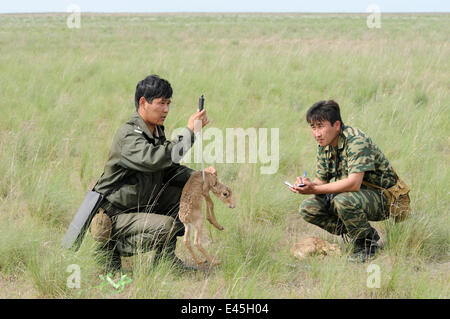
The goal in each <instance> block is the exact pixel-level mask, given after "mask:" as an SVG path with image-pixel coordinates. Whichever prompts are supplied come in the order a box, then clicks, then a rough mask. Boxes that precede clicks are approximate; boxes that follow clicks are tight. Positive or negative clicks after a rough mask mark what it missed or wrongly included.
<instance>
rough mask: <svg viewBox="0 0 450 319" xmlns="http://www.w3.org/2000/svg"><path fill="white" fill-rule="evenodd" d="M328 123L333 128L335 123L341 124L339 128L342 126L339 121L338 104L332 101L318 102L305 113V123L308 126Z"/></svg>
mask: <svg viewBox="0 0 450 319" xmlns="http://www.w3.org/2000/svg"><path fill="white" fill-rule="evenodd" d="M325 120H326V121H329V122H330V124H331V125H332V126H333V125H334V123H335V122H336V121H340V122H341V127H342V126H343V125H344V123H342V119H341V111H340V109H339V104H337V103H336V102H335V101H333V100H328V101H319V102H317V103H314V105H313V106H311V107H310V108H309V110H308V112H306V121H307V122H308V123H309V124H312V123H314V122H321V121H325Z"/></svg>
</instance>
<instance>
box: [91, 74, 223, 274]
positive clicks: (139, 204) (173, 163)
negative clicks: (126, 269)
mask: <svg viewBox="0 0 450 319" xmlns="http://www.w3.org/2000/svg"><path fill="white" fill-rule="evenodd" d="M172 93H173V92H172V87H171V85H170V83H169V82H168V81H166V80H164V79H162V78H160V77H158V76H157V75H151V76H148V77H146V78H145V79H144V80H142V81H140V82H139V83H138V84H137V86H136V93H135V106H136V112H135V113H134V114H133V115H132V116H131V119H130V120H129V121H128V122H126V123H125V124H124V125H122V126H121V127H120V128H119V129H118V131H117V132H116V135H115V137H114V140H113V143H112V146H111V150H110V153H109V159H108V161H107V162H106V165H105V168H104V173H103V175H102V176H101V178H100V179H99V181H98V183H97V185H96V186H95V188H94V189H95V191H97V192H99V193H101V194H103V195H104V196H105V199H104V200H103V202H102V204H101V208H102V209H103V210H104V211H105V212H106V214H107V215H108V216H109V217H110V219H111V221H112V234H111V238H110V240H108V241H107V242H106V243H104V244H102V245H101V246H100V249H99V251H100V253H99V256H102V255H105V254H106V257H107V258H106V260H105V259H103V260H104V261H105V262H106V266H107V270H108V271H116V270H120V269H121V258H120V256H132V255H133V254H135V253H136V252H138V251H141V252H146V251H149V250H153V249H155V250H156V254H155V260H156V261H158V260H159V259H160V258H161V256H163V255H165V256H167V257H169V258H171V259H172V260H173V261H174V263H175V265H177V266H180V267H186V266H184V264H183V263H182V262H181V260H179V259H178V258H177V257H176V256H175V246H176V242H177V236H182V235H183V234H184V226H183V224H182V223H181V222H180V221H179V220H178V219H177V214H178V208H179V201H180V196H181V191H182V189H183V186H184V184H185V183H186V182H187V180H188V179H189V177H190V175H191V174H192V172H193V170H192V169H190V168H188V167H185V166H182V165H180V164H178V163H177V162H178V161H179V159H178V160H176V159H175V158H174V155H176V156H179V155H180V154H179V150H181V151H183V150H184V151H187V149H188V148H189V146H190V145H192V143H193V142H194V137H195V135H194V123H195V121H201V122H199V123H201V127H203V126H205V125H206V124H208V119H207V117H206V110H205V109H203V110H202V111H201V112H200V111H197V112H196V113H194V114H193V115H192V116H191V117H190V118H189V121H188V123H187V127H186V128H185V129H184V131H183V132H182V133H181V134H180V135H179V136H178V137H177V138H176V139H175V140H173V141H169V140H167V139H166V137H165V133H164V126H163V124H164V121H165V119H166V118H167V116H168V114H169V109H170V104H171V97H172ZM197 126H199V125H196V126H195V128H196V129H197ZM180 144H183V145H182V147H179V146H180ZM186 145H187V146H186ZM175 149H177V151H175ZM176 156H175V157H176ZM205 171H209V172H211V173H213V174H217V172H216V170H215V169H214V167H212V166H211V167H208V168H206V169H205Z"/></svg>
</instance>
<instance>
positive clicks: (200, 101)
mask: <svg viewBox="0 0 450 319" xmlns="http://www.w3.org/2000/svg"><path fill="white" fill-rule="evenodd" d="M203 105H205V97H204V96H203V94H202V96H200V98H199V99H198V110H199V111H202V110H203Z"/></svg>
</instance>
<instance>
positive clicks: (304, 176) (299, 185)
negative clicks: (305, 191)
mask: <svg viewBox="0 0 450 319" xmlns="http://www.w3.org/2000/svg"><path fill="white" fill-rule="evenodd" d="M306 174H307V172H306V171H305V173H304V174H303V177H302V180H303V179H304V178H306ZM297 186H298V187H303V186H305V184H303V182H302V183H301V184H298V185H297Z"/></svg>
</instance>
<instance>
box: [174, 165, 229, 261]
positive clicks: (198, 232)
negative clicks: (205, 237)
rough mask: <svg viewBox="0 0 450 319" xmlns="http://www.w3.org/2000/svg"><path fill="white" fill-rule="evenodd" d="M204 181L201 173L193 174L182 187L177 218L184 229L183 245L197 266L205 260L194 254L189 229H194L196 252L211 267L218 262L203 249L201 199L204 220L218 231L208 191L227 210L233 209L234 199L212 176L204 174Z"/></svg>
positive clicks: (226, 188)
mask: <svg viewBox="0 0 450 319" xmlns="http://www.w3.org/2000/svg"><path fill="white" fill-rule="evenodd" d="M204 174H205V180H204V181H203V177H202V171H197V172H194V173H193V174H192V175H191V177H190V178H189V180H188V181H187V183H186V185H184V188H183V191H182V193H181V199H180V210H179V211H178V216H179V218H180V220H181V222H182V223H183V224H184V227H185V234H184V244H185V245H186V247H187V249H188V250H189V251H190V253H191V254H192V257H194V260H195V262H196V263H197V264H201V263H204V262H205V261H206V260H204V259H203V260H202V259H200V258H199V257H197V255H196V254H195V253H194V250H193V249H192V246H191V239H190V235H191V229H192V228H194V245H195V247H197V249H198V250H200V252H201V253H202V254H203V255H204V256H205V257H206V259H207V260H208V262H209V263H210V265H211V266H215V265H218V264H220V261H219V260H217V259H215V260H213V258H211V256H210V255H209V254H208V252H207V251H206V250H205V249H204V248H203V246H202V243H201V240H202V229H203V213H202V203H203V198H204V199H205V201H206V219H207V220H208V221H209V222H210V223H211V224H213V225H214V227H216V228H217V229H218V230H223V227H222V226H220V225H219V223H218V222H217V220H216V216H215V215H214V204H213V201H212V200H211V197H209V191H212V193H213V194H214V195H216V197H218V198H219V199H220V200H221V201H222V202H224V203H225V204H226V205H227V206H228V207H229V208H234V207H235V203H234V198H233V194H232V192H231V189H230V188H229V187H228V186H226V185H224V184H222V183H221V182H219V181H218V180H217V177H216V176H215V175H214V174H211V173H209V172H204Z"/></svg>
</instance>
